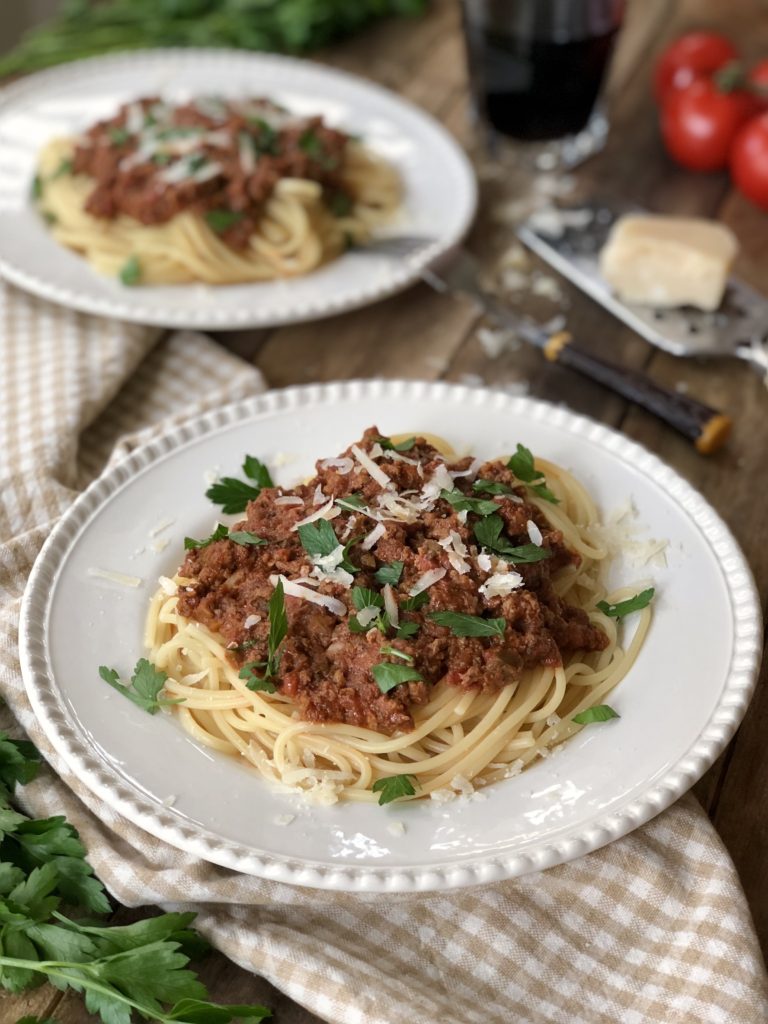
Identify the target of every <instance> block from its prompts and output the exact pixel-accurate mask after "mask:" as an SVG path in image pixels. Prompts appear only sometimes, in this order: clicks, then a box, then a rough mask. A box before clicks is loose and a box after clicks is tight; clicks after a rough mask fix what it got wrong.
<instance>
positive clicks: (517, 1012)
mask: <svg viewBox="0 0 768 1024" xmlns="http://www.w3.org/2000/svg"><path fill="white" fill-rule="evenodd" d="M0 360H1V362H0V374H1V376H0V691H2V693H3V695H4V696H5V698H6V700H7V704H8V707H7V709H5V710H6V713H11V714H12V715H13V717H14V718H15V722H14V721H9V722H6V723H0V724H4V725H5V726H6V727H10V728H11V730H12V731H13V730H19V729H22V730H24V731H25V732H26V733H27V734H28V735H29V737H30V738H31V739H32V740H33V741H34V742H35V743H36V744H37V746H38V747H39V748H40V749H41V751H42V752H43V753H44V755H45V757H46V758H47V760H48V762H49V763H50V766H51V768H52V770H51V771H48V770H46V771H45V772H44V773H43V774H42V776H41V777H40V778H39V779H38V780H37V781H36V782H34V783H32V784H30V785H28V786H26V787H24V788H23V790H22V791H21V794H22V796H23V800H24V803H25V805H26V807H27V809H28V810H29V812H30V813H32V814H34V815H38V816H39V815H49V814H60V813H65V814H66V815H67V817H68V818H69V820H70V821H71V822H73V824H74V825H75V826H76V827H77V828H78V830H79V831H80V833H81V835H82V837H83V840H84V842H85V844H86V846H87V848H88V852H89V857H90V860H91V863H92V864H93V866H94V868H95V869H96V872H97V874H98V875H99V877H100V878H101V879H102V880H103V881H104V882H105V884H106V885H107V887H108V888H109V890H110V891H111V892H112V893H113V894H114V896H115V897H116V898H117V899H119V900H120V901H121V902H122V903H125V904H128V905H129V906H130V905H132V906H137V905H141V904H147V903H157V904H161V905H163V906H164V907H166V908H169V909H170V908H173V909H187V908H192V909H194V910H196V911H197V912H198V915H199V916H198V926H199V927H200V929H201V931H202V932H204V933H205V934H206V935H207V936H208V938H209V939H210V940H211V941H212V942H213V944H214V945H215V946H217V947H218V948H219V949H220V950H222V951H223V952H224V953H226V955H227V956H229V957H231V958H232V959H233V960H234V961H236V962H237V963H238V964H240V965H242V966H243V967H245V968H248V969H249V970H253V971H257V972H258V973H260V974H262V975H264V976H266V977H267V978H268V979H269V980H270V981H271V982H273V983H274V984H275V985H276V986H278V987H279V988H280V989H282V990H284V991H285V992H287V993H288V994H289V995H290V996H291V997H292V998H293V999H295V1000H296V1001H297V1002H299V1003H301V1004H303V1005H304V1006H306V1007H308V1008H309V1009H311V1010H312V1011H313V1012H314V1013H316V1014H317V1015H318V1016H320V1017H322V1018H324V1019H326V1020H328V1021H332V1022H333V1024H400V1022H401V1021H407V1022H408V1024H443V1022H445V1021H457V1022H461V1024H511V1022H513V1021H514V1022H516V1024H543V1022H560V1024H599V1022H606V1024H608V1022H611V1024H616V1022H621V1024H648V1022H659V1024H672V1022H680V1024H683V1022H685V1024H692V1022H694V1021H695V1022H697V1024H705V1022H711V1024H725V1022H733V1024H751V1022H754V1024H764V1022H765V1021H766V1020H768V986H767V985H766V975H765V971H764V967H763V962H762V959H761V955H760V949H759V947H758V943H757V939H756V937H755V933H754V930H753V926H752V922H751V920H750V915H749V910H748V909H747V906H746V903H745V900H744V894H743V892H742V890H741V888H740V886H739V882H738V879H737V877H736V874H735V871H734V868H733V865H732V864H731V861H730V860H729V858H728V855H727V854H726V852H725V850H724V849H723V847H722V844H721V843H720V841H719V839H718V837H717V835H716V834H715V832H714V831H713V829H712V827H711V825H710V824H709V822H708V820H707V818H706V816H705V815H704V813H703V811H702V810H701V808H700V807H699V806H698V804H697V803H696V802H695V801H694V800H693V798H691V797H687V798H685V799H683V800H681V801H680V802H679V803H677V804H676V805H675V806H674V807H672V808H670V809H669V810H667V811H666V812H664V813H663V814H662V815H660V816H659V817H658V818H656V819H655V820H654V821H652V822H650V823H649V824H647V825H645V826H644V827H643V828H640V829H638V830H637V831H636V832H634V833H633V834H632V835H630V836H627V837H626V838H624V839H622V840H620V841H618V842H616V843H613V844H612V845H611V846H608V847H606V848H605V849H602V850H599V851H598V852H596V853H592V854H589V855H588V856H586V857H583V858H582V859H581V860H578V861H576V862H575V863H573V864H566V865H563V866H562V867H556V868H552V869H551V870H549V871H547V872H545V873H543V874H537V875H529V876H527V877H525V878H521V879H518V880H515V881H510V882H505V883H501V884H494V885H490V886H486V887H483V888H476V889H470V890H465V891H461V892H452V893H447V894H438V895H426V896H409V897H401V898H390V897H388V898H387V899H386V900H382V899H381V898H376V899H366V898H363V897H353V896H346V895H343V894H336V893H334V894H324V893H321V892H316V891H312V890H302V889H298V888H291V887H288V886H284V885H280V884H275V883H272V882H266V881H261V880H260V879H257V878H251V877H248V876H245V875H239V874H236V873H234V872H232V871H228V870H225V869H224V868H220V867H216V866H214V865H211V864H208V863H206V862H204V861H201V860H196V859H195V858H193V857H190V856H187V855H186V854H183V853H180V852H179V851H177V850H175V849H172V848H171V847H169V846H166V845H164V844H163V843H161V842H159V841H157V840H156V839H153V838H152V837H151V836H149V835H147V834H145V833H144V832H142V831H141V830H140V829H139V828H137V827H136V826H135V825H132V824H131V823H130V822H128V821H126V820H125V819H124V818H121V817H120V816H119V815H118V814H116V813H115V812H114V811H113V810H112V809H111V808H109V807H107V806H106V805H105V804H103V803H101V802H100V801H99V800H98V799H96V798H95V797H94V796H93V795H92V794H91V793H89V792H87V791H86V790H85V789H84V788H83V786H82V785H81V784H80V782H79V780H78V779H77V778H75V777H74V776H73V775H72V774H71V773H70V772H69V770H68V769H67V767H66V765H65V764H64V763H63V762H62V761H61V759H60V758H59V756H58V755H57V754H56V753H55V752H54V751H53V750H52V748H51V746H50V744H49V743H48V741H47V740H46V738H45V736H44V735H43V734H42V732H41V731H40V729H39V727H38V725H37V723H36V721H35V718H34V715H33V713H32V710H31V708H30V705H29V703H28V702H27V698H26V695H25V691H24V686H23V684H22V681H21V674H20V671H19V662H18V657H17V643H16V631H17V623H18V616H19V604H20V601H21V595H22V591H23V589H24V585H25V582H26V579H27V576H28V574H29V571H30V569H31V567H32V563H33V561H34V559H35V556H36V555H37V552H38V550H39V549H40V546H41V544H42V543H43V541H44V540H45V537H46V536H47V534H48V533H49V531H50V529H51V526H52V525H53V523H54V522H55V521H56V519H57V518H58V517H59V516H60V515H61V514H62V513H63V512H64V511H65V510H66V509H67V507H68V506H69V505H70V503H71V502H72V500H73V499H74V498H75V496H76V495H77V493H78V492H79V491H80V490H81V489H82V488H83V487H84V486H85V485H86V484H87V483H88V481H89V480H91V479H93V477H94V476H96V475H97V474H98V473H99V472H101V471H102V470H103V468H104V467H105V466H106V465H108V464H109V463H110V462H114V461H115V460H117V459H120V458H122V457H123V456H124V455H125V454H126V452H128V451H129V450H131V449H132V448H133V447H135V446H136V445H137V444H139V443H141V442H143V441H146V440H147V439H148V438H149V437H151V436H153V435H154V434H156V433H158V431H160V430H162V429H164V427H165V426H166V425H167V424H168V423H169V422H171V421H178V420H179V419H182V418H184V417H189V416H194V415H196V414H198V413H199V412H201V411H202V410H204V409H210V408H212V407H216V406H219V405H220V404H222V403H223V402H226V401H230V400H234V399H238V398H241V397H243V396H245V395H247V394H251V393H253V392H255V391H257V390H259V389H260V388H262V387H263V382H262V380H261V378H260V376H259V374H258V372H257V371H256V370H254V369H253V368H251V367H249V366H247V365H246V364H245V363H243V362H241V361H240V360H238V359H237V358H235V357H234V356H231V355H229V354H228V353H227V352H225V351H223V350H222V349H220V348H219V347H217V346H216V345H215V344H214V343H213V342H212V341H211V340H210V339H208V338H205V337H203V336H201V335H197V334H183V333H181V334H175V335H173V336H172V337H170V338H166V339H165V340H163V341H161V342H159V343H158V339H157V335H156V334H153V333H151V332H149V331H147V330H144V329H140V328H133V327H127V326H124V325H120V324H111V323H107V322H105V321H98V320H95V319H91V318H88V317H84V316H80V315H78V314H76V313H70V312H66V311H64V310H61V309H57V308H54V307H52V306H48V305H46V304H44V303H42V302H39V301H37V300H36V299H32V298H28V297H26V296H23V295H21V294H19V293H18V292H15V291H13V290H11V289H8V288H6V287H4V286H3V285H2V284H0ZM190 395H192V396H194V398H193V399H192V400H190Z"/></svg>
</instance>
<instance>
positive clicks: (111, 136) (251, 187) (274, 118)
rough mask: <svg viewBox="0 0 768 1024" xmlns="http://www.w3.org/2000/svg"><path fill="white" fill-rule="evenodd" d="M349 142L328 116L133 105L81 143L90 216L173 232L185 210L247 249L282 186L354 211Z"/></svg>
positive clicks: (78, 154)
mask: <svg viewBox="0 0 768 1024" xmlns="http://www.w3.org/2000/svg"><path fill="white" fill-rule="evenodd" d="M349 138H350V137H349V136H348V135H346V134H345V133H344V132H340V131H337V130H336V129H335V128H331V127H329V126H328V125H326V124H325V123H324V121H323V119H322V118H321V117H309V118H295V117H292V118H289V117H287V114H286V111H284V110H282V109H281V108H280V107H277V106H275V104H273V103H270V102H269V101H268V100H248V101H242V102H238V103H235V102H225V101H223V100H219V99H209V100H198V101H196V102H195V103H187V104H184V105H182V106H177V107H172V106H170V105H168V104H166V103H163V102H162V101H161V100H159V99H158V98H156V97H150V98H145V99H141V100H136V101H135V102H134V103H128V104H125V105H124V106H122V107H121V108H120V110H119V111H118V113H117V114H116V115H115V116H114V117H112V118H109V119H108V120H105V121H99V122H98V124H95V125H94V126H93V127H92V128H90V129H89V130H88V131H87V132H85V134H84V135H83V136H82V137H81V139H80V140H79V141H78V144H77V146H76V148H75V152H74V156H73V160H72V172H73V173H74V174H87V175H88V176H89V177H91V178H93V179H94V187H93V190H92V192H91V193H90V194H89V196H88V198H87V199H86V202H85V209H86V210H87V211H88V213H90V214H92V215H93V216H94V217H99V218H103V219H107V220H112V219H114V218H115V217H118V216H119V215H121V214H126V215H127V216H129V217H133V218H135V219H136V220H138V221H140V222H141V223H142V224H164V223H166V222H167V221H169V220H170V219H171V218H172V217H174V216H175V215H176V214H177V213H180V212H181V211H183V210H192V211H194V212H196V213H199V214H200V215H201V216H204V217H205V216H206V215H207V214H208V215H211V216H209V220H208V223H209V224H210V226H211V227H212V228H213V229H214V230H215V231H217V233H218V234H219V235H220V236H221V238H222V239H223V241H224V242H226V243H227V244H228V245H229V246H231V247H232V248H233V249H244V248H245V247H246V246H247V245H248V241H249V239H250V236H251V234H252V233H253V232H254V231H255V230H256V228H257V226H258V223H259V219H260V216H261V210H262V206H263V204H264V201H265V200H266V199H267V198H268V197H269V196H270V194H271V193H272V190H273V189H274V187H275V185H276V184H277V182H278V181H279V180H280V179H281V178H287V177H290V178H305V179H310V180H311V181H316V182H318V183H319V184H321V185H322V186H323V189H324V195H325V198H326V199H327V202H328V205H329V206H330V208H331V209H332V211H335V212H342V211H343V210H344V209H345V208H348V207H349V204H350V197H349V196H348V195H347V194H346V192H345V190H344V187H343V185H342V182H341V179H340V168H341V165H342V161H343V158H344V150H345V147H346V145H347V143H348V142H349Z"/></svg>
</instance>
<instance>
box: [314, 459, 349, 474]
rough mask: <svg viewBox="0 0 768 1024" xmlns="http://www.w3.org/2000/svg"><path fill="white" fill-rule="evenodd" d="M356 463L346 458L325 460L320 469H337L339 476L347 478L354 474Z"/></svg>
mask: <svg viewBox="0 0 768 1024" xmlns="http://www.w3.org/2000/svg"><path fill="white" fill-rule="evenodd" d="M353 466H354V462H353V461H352V459H350V458H348V457H347V456H344V458H342V459H323V461H322V462H321V463H320V469H335V470H337V471H338V473H339V476H347V475H348V474H349V473H351V472H352V467H353Z"/></svg>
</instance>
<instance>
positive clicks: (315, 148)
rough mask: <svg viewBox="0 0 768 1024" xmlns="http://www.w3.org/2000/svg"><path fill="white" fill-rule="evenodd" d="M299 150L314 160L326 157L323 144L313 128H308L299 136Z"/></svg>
mask: <svg viewBox="0 0 768 1024" xmlns="http://www.w3.org/2000/svg"><path fill="white" fill-rule="evenodd" d="M299 149H300V150H302V151H303V152H304V153H306V154H307V156H308V157H310V158H311V159H312V160H320V159H322V158H323V157H324V156H325V150H324V149H323V144H322V143H321V141H320V139H319V138H318V136H317V133H316V132H315V131H314V129H313V128H307V129H306V131H304V132H302V133H301V135H300V136H299Z"/></svg>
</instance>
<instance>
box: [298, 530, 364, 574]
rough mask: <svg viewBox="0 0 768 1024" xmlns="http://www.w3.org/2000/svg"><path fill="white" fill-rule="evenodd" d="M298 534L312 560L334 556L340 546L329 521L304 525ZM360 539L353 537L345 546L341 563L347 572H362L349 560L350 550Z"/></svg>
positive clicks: (340, 565)
mask: <svg viewBox="0 0 768 1024" xmlns="http://www.w3.org/2000/svg"><path fill="white" fill-rule="evenodd" d="M298 533H299V540H300V541H301V546H302V547H303V548H304V550H305V551H306V552H307V554H308V555H309V557H310V558H324V557H325V556H326V555H332V554H333V552H334V551H335V550H336V548H337V547H339V544H340V541H339V538H338V537H337V536H336V532H335V531H334V529H333V527H332V526H331V524H330V523H329V522H328V520H327V519H318V520H317V521H316V522H314V523H303V524H302V525H301V526H300V527H299V530H298ZM359 539H360V538H359V537H353V538H352V540H350V541H348V542H347V543H346V544H345V545H344V552H343V555H342V559H341V561H340V562H339V568H340V569H345V570H346V571H347V572H359V571H360V570H359V569H358V568H357V566H356V565H352V563H351V562H349V561H348V559H347V553H348V552H349V549H350V548H351V547H352V545H353V544H356V543H357V541H358V540H359Z"/></svg>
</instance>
